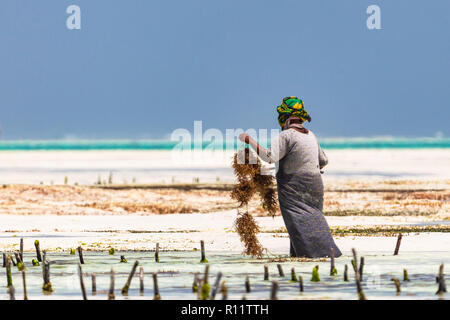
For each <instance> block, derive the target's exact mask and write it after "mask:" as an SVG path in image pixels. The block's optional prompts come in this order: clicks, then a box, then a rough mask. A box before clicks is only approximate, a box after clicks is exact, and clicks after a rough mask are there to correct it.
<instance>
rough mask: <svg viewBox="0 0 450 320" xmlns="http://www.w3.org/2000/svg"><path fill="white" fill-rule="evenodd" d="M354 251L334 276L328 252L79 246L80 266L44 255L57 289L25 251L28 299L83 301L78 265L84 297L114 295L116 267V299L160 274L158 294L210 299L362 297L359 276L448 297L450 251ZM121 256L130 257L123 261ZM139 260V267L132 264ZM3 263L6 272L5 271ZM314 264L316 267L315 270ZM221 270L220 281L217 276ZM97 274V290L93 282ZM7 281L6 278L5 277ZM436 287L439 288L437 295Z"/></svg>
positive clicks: (149, 286) (408, 293) (363, 283)
mask: <svg viewBox="0 0 450 320" xmlns="http://www.w3.org/2000/svg"><path fill="white" fill-rule="evenodd" d="M111 253H112V254H111ZM357 254H358V257H357V259H356V261H357V268H358V270H359V272H357V273H355V271H354V268H353V266H352V260H354V259H353V256H352V255H344V256H341V257H339V258H336V259H335V262H334V265H335V272H333V273H334V275H330V274H331V268H332V266H331V261H330V259H329V258H326V259H324V258H321V259H301V258H289V257H287V256H283V255H280V256H272V257H265V258H262V259H249V258H248V257H247V258H246V257H244V256H242V255H241V254H239V253H229V252H209V253H208V252H206V254H205V255H206V257H202V255H203V254H201V253H200V251H167V252H166V251H161V252H158V254H157V255H156V257H155V251H145V252H143V251H140V252H136V251H120V252H119V251H115V252H114V250H112V251H111V252H109V253H108V252H91V251H86V252H82V260H83V262H84V263H83V264H80V257H79V253H78V252H76V251H72V254H71V252H64V253H61V252H55V253H51V252H49V253H46V257H45V259H46V260H47V261H48V262H49V264H48V265H49V279H48V280H49V281H50V282H51V287H52V289H53V291H52V292H45V291H43V284H44V277H45V272H44V274H43V270H44V269H45V268H43V265H44V263H43V262H41V263H40V266H33V264H32V260H33V259H36V253H34V252H33V253H32V252H24V253H23V261H25V275H26V289H27V290H26V292H27V298H28V299H30V300H37V299H64V300H67V299H83V294H82V289H81V283H80V277H79V271H78V268H79V266H81V268H82V275H83V277H82V279H83V284H84V287H85V292H86V299H100V300H102V299H108V298H109V297H110V285H111V269H113V270H114V291H113V293H114V296H115V299H154V298H155V289H154V278H155V277H156V278H157V284H158V289H157V293H159V297H157V298H161V299H177V300H178V299H181V300H184V299H202V298H206V297H207V298H208V299H211V298H212V295H214V292H215V299H223V298H225V299H249V300H250V299H270V298H276V299H290V300H292V299H294V300H296V299H299V300H301V299H358V298H359V297H360V296H359V295H358V293H357V282H356V281H355V280H356V278H359V279H358V281H359V282H360V283H359V284H360V288H361V290H362V292H363V294H364V297H365V298H366V299H448V293H444V292H443V291H444V290H445V280H448V279H445V276H444V275H442V277H441V278H442V279H441V280H439V281H438V279H440V278H439V272H440V266H441V265H442V264H445V265H449V263H450V252H442V251H441V252H430V251H428V252H413V253H412V252H406V253H401V250H400V253H399V254H398V255H393V252H385V253H377V254H373V253H370V252H367V253H365V252H361V254H360V253H359V252H358V253H357ZM19 257H20V256H19ZM203 258H204V260H203V261H204V262H203V263H202V262H201V260H202V259H203ZM361 258H362V259H361ZM19 259H20V258H19ZM123 260H125V261H127V262H121V261H123ZM158 260H159V262H157V261H158ZM43 261H45V260H43ZM136 261H137V262H138V265H136V266H135V262H136ZM361 262H362V263H363V266H362V267H361ZM266 266H267V271H265V269H266ZM317 266H318V267H317ZM10 267H11V276H12V284H13V286H14V290H13V291H14V298H15V299H18V300H19V299H23V298H24V290H23V273H22V272H21V271H19V270H18V266H13V265H12V264H11V266H10ZM133 267H135V273H134V275H133V277H132V279H131V282H130V285H129V289H128V293H122V290H123V287H124V286H126V283H127V279H128V278H129V275H130V272H131V271H132V269H133ZM141 268H142V269H143V270H141ZM5 269H6V268H3V270H4V272H3V274H5V275H6V274H7V271H6V272H5ZM205 269H208V281H207V283H208V284H209V286H208V289H209V290H208V292H207V295H204V294H205V292H204V291H203V290H202V288H203V287H202V284H204V283H203V282H200V281H199V282H194V279H199V280H200V279H204V273H205ZM313 269H315V271H317V272H316V274H315V275H313ZM345 269H347V271H345ZM361 269H362V270H361ZM405 270H406V271H405ZM336 271H337V273H336ZM219 272H220V273H221V279H220V281H219V282H217V274H218V273H219ZM265 272H267V274H265ZM441 272H443V270H442V271H441ZM93 274H94V278H93V276H92V275H93ZM43 275H44V277H43ZM155 275H156V276H155ZM318 278H319V279H318ZM265 279H266V280H265ZM93 280H94V287H95V288H92V286H93V283H92V282H93ZM317 280H319V281H317ZM397 280H398V281H397ZM438 282H439V283H438ZM4 283H5V284H7V277H6V276H5V277H4ZM194 284H196V285H197V291H198V292H197V293H196V292H194V290H193V287H194V286H195V285H194ZM397 285H398V286H399V287H398V288H397ZM442 286H443V287H442ZM274 287H276V288H277V290H276V292H274ZM225 288H226V289H225ZM276 288H275V289H276ZM443 288H444V289H443ZM439 289H440V290H441V291H442V292H441V293H440V294H437V291H438V290H439ZM224 295H225V297H224ZM10 298H11V297H10V290H9V289H8V287H7V286H3V290H1V291H0V299H2V300H5V299H10Z"/></svg>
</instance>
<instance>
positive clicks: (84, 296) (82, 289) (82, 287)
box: [78, 263, 87, 300]
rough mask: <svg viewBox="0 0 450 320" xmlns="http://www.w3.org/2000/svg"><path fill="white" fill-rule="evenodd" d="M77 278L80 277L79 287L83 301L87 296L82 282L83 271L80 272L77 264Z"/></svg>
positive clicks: (79, 265)
mask: <svg viewBox="0 0 450 320" xmlns="http://www.w3.org/2000/svg"><path fill="white" fill-rule="evenodd" d="M78 276H79V277H80V286H81V293H82V295H83V300H87V294H86V287H85V286H84V281H83V270H81V264H80V263H79V264H78Z"/></svg>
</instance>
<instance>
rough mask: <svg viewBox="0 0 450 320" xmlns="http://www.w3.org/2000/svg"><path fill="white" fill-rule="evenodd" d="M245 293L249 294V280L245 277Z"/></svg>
mask: <svg viewBox="0 0 450 320" xmlns="http://www.w3.org/2000/svg"><path fill="white" fill-rule="evenodd" d="M245 292H247V293H250V292H251V289H250V278H249V277H248V276H247V277H245Z"/></svg>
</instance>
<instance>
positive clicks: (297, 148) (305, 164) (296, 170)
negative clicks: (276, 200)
mask: <svg viewBox="0 0 450 320" xmlns="http://www.w3.org/2000/svg"><path fill="white" fill-rule="evenodd" d="M277 144H278V149H279V155H278V160H279V164H278V167H279V168H278V171H280V170H281V171H282V172H283V174H287V175H292V174H298V175H301V176H317V175H319V176H320V168H322V167H323V166H325V165H326V164H327V162H328V160H327V158H326V156H325V153H324V152H323V151H322V150H321V148H320V147H319V144H318V142H317V139H316V136H315V135H314V133H313V132H312V131H309V132H308V133H302V132H299V131H297V130H295V129H288V130H284V131H282V132H281V133H280V135H279V137H278V138H277V141H276V142H275V145H274V146H272V150H273V149H274V148H277Z"/></svg>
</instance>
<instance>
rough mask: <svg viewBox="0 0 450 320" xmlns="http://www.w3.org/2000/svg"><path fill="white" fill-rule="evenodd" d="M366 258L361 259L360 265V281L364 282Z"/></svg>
mask: <svg viewBox="0 0 450 320" xmlns="http://www.w3.org/2000/svg"><path fill="white" fill-rule="evenodd" d="M363 269H364V257H361V259H360V263H359V280H360V281H363Z"/></svg>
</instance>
